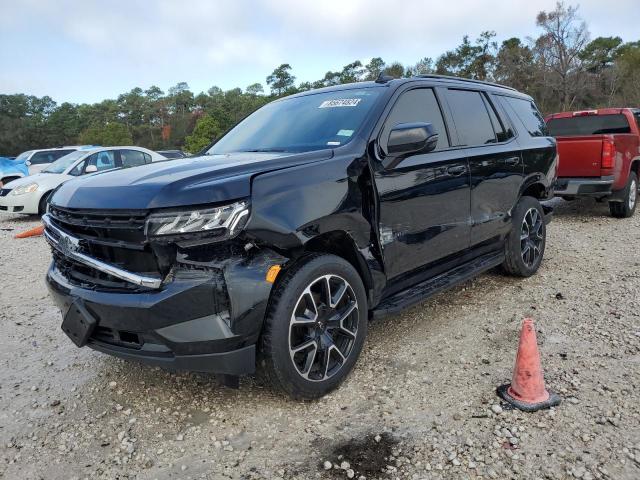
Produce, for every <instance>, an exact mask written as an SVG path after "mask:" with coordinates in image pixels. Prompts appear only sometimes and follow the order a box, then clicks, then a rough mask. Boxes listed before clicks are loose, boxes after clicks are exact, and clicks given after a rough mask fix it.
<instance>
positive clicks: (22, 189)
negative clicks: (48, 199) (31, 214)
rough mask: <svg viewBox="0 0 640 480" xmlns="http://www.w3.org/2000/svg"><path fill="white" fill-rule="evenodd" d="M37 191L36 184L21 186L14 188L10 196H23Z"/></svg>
mask: <svg viewBox="0 0 640 480" xmlns="http://www.w3.org/2000/svg"><path fill="white" fill-rule="evenodd" d="M37 189H38V184H37V183H30V184H29V185H21V186H19V187H16V188H14V189H13V191H12V192H11V194H12V195H24V194H25V193H31V192H35V191H36V190H37Z"/></svg>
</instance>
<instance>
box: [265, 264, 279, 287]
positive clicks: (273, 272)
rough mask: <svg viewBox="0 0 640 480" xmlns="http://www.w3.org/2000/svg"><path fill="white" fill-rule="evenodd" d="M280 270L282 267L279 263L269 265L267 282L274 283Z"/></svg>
mask: <svg viewBox="0 0 640 480" xmlns="http://www.w3.org/2000/svg"><path fill="white" fill-rule="evenodd" d="M280 270H282V267H281V266H280V265H272V266H271V267H269V270H267V278H266V280H267V282H269V283H274V282H275V281H276V278H278V274H279V273H280Z"/></svg>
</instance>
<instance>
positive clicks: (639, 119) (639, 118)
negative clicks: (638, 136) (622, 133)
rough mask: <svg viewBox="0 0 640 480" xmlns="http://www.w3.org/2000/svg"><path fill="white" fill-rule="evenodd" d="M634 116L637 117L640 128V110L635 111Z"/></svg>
mask: <svg viewBox="0 0 640 480" xmlns="http://www.w3.org/2000/svg"><path fill="white" fill-rule="evenodd" d="M633 116H634V117H635V118H636V123H637V124H638V128H640V112H636V113H634V114H633Z"/></svg>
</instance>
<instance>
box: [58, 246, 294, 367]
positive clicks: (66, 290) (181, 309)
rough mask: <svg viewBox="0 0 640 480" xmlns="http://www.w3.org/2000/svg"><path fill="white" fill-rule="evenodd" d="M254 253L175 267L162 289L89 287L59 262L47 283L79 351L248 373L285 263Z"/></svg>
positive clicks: (274, 255) (267, 253) (264, 253)
mask: <svg viewBox="0 0 640 480" xmlns="http://www.w3.org/2000/svg"><path fill="white" fill-rule="evenodd" d="M254 250H256V252H255V253H252V254H247V253H245V254H243V255H240V254H238V255H237V256H234V257H231V258H225V259H224V260H216V261H211V262H199V263H197V264H195V263H194V264H190V265H188V268H187V266H183V267H180V268H174V269H173V270H172V273H171V274H170V275H169V276H168V278H167V279H165V280H164V281H163V282H162V285H161V286H160V287H159V288H157V289H141V290H138V291H131V292H126V291H101V290H99V289H91V288H83V287H82V286H78V285H77V284H74V283H72V282H71V281H70V280H69V279H68V278H67V277H66V276H65V274H64V272H63V271H61V269H60V268H58V266H57V264H56V262H53V263H52V265H51V267H50V269H49V271H48V273H47V278H46V280H47V285H48V287H49V290H50V292H51V295H52V297H53V298H54V300H55V302H56V304H57V305H58V307H59V308H60V311H61V312H62V315H63V317H64V321H63V324H62V328H63V330H64V331H65V333H66V334H67V335H68V336H69V337H70V338H71V339H72V340H73V341H74V342H75V343H76V344H77V345H79V346H84V345H87V346H89V347H90V348H93V349H95V350H98V351H101V352H104V353H107V354H110V355H114V356H117V357H121V358H125V359H129V360H138V361H141V362H144V363H148V364H151V365H157V366H162V367H166V368H169V369H176V370H190V371H198V372H211V373H219V374H226V375H241V374H247V373H252V372H254V370H255V356H256V342H257V340H258V338H259V335H260V331H261V329H262V324H263V320H264V316H265V312H266V308H267V302H268V299H269V295H270V293H271V288H272V284H271V283H269V282H267V281H266V273H267V271H268V269H269V268H270V266H272V265H276V264H278V265H281V264H283V263H284V262H285V261H286V258H284V257H282V256H280V255H278V254H277V253H275V252H273V251H271V250H258V249H254Z"/></svg>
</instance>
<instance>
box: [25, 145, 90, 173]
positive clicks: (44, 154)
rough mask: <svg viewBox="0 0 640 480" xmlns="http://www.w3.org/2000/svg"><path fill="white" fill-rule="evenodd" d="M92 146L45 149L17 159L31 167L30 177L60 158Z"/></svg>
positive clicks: (28, 152) (27, 152) (30, 152)
mask: <svg viewBox="0 0 640 480" xmlns="http://www.w3.org/2000/svg"><path fill="white" fill-rule="evenodd" d="M91 147H92V145H84V146H81V145H73V146H68V147H56V148H43V149H40V150H28V151H26V152H22V153H21V154H20V155H18V156H17V157H16V160H23V161H24V162H25V163H26V164H27V166H28V167H29V175H33V174H35V173H40V172H41V171H42V170H44V169H45V168H47V167H48V166H49V165H51V164H52V163H53V162H55V161H56V160H58V159H59V158H62V157H64V156H65V155H68V154H69V153H71V152H75V151H76V150H81V149H83V148H85V149H86V148H91Z"/></svg>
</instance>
